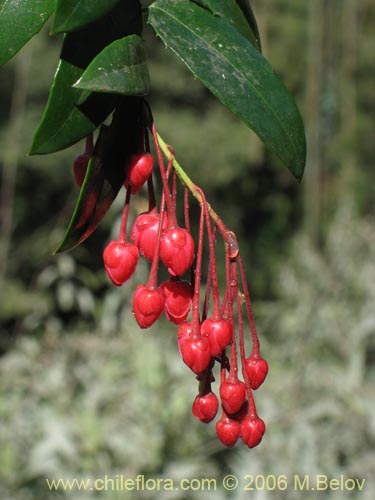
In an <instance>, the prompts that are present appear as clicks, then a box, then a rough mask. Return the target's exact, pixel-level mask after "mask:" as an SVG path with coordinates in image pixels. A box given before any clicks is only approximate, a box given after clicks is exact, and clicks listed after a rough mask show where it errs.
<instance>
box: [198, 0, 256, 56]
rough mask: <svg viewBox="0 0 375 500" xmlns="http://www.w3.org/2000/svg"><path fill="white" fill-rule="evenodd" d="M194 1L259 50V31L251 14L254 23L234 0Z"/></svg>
mask: <svg viewBox="0 0 375 500" xmlns="http://www.w3.org/2000/svg"><path fill="white" fill-rule="evenodd" d="M196 3H198V4H201V5H202V6H204V7H206V8H207V9H209V11H210V12H211V13H212V14H213V15H214V16H219V17H221V18H223V19H224V20H225V21H227V22H229V23H230V24H232V26H233V27H234V28H235V29H236V30H237V31H238V32H239V33H241V35H242V36H244V37H245V38H247V39H248V40H250V42H251V43H252V44H253V45H254V47H256V48H257V49H258V50H259V51H260V40H259V31H258V27H257V24H256V21H255V17H254V16H253V20H254V21H255V28H254V23H252V24H249V23H248V21H247V18H246V17H245V16H244V13H243V12H242V10H241V8H240V7H239V5H238V4H237V2H236V1H235V0H196ZM249 8H250V7H249Z"/></svg>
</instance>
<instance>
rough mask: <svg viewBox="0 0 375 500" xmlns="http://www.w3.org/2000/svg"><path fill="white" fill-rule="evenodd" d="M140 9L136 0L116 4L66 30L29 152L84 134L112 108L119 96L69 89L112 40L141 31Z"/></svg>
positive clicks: (47, 150)
mask: <svg viewBox="0 0 375 500" xmlns="http://www.w3.org/2000/svg"><path fill="white" fill-rule="evenodd" d="M141 29H142V11H141V6H140V3H139V0H127V1H126V2H119V3H117V4H116V5H115V6H114V7H113V9H112V10H110V11H109V12H108V13H107V14H106V15H105V16H103V17H101V18H100V19H98V20H97V21H95V22H93V23H91V24H90V25H89V26H87V27H84V28H82V29H81V30H79V31H74V32H72V33H68V34H67V35H66V36H65V38H64V43H63V47H62V50H61V55H60V58H61V62H60V64H59V68H58V70H57V73H56V75H55V79H54V82H53V84H52V87H51V90H50V95H49V99H48V103H47V106H46V109H45V112H44V114H43V117H42V119H41V122H40V124H39V126H38V129H37V131H36V134H35V137H34V139H33V144H32V147H31V154H42V153H52V152H54V151H59V150H60V149H64V148H66V147H68V146H70V145H71V144H73V143H74V142H77V141H78V140H80V139H82V138H83V137H85V136H86V135H87V134H88V133H89V132H91V131H92V130H94V129H95V128H96V127H97V126H99V125H100V124H101V123H102V122H103V121H104V120H105V119H106V117H107V116H108V115H109V113H110V112H111V111H112V110H113V109H114V106H115V105H116V100H117V98H118V96H116V95H109V94H99V93H91V94H90V93H87V92H86V93H84V91H82V90H80V89H77V88H72V85H74V83H75V82H76V81H77V80H79V78H80V77H81V75H82V73H83V70H84V69H85V68H87V66H88V65H89V64H90V62H91V61H92V60H93V59H94V58H95V57H96V56H97V55H98V54H99V53H100V52H101V51H102V50H103V49H104V47H106V46H107V45H109V44H111V43H112V42H113V41H114V40H117V39H120V38H123V37H124V36H127V35H129V34H133V33H140V32H141Z"/></svg>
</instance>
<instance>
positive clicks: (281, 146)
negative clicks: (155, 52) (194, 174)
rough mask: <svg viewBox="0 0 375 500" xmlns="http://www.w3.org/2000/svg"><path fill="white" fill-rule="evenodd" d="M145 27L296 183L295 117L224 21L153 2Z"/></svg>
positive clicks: (194, 8)
mask: <svg viewBox="0 0 375 500" xmlns="http://www.w3.org/2000/svg"><path fill="white" fill-rule="evenodd" d="M149 22H150V23H151V24H152V26H153V27H154V29H155V31H156V32H157V34H158V35H159V36H160V37H161V38H162V40H163V41H164V43H165V45H166V46H167V47H169V48H170V49H172V50H173V51H174V52H175V53H176V54H177V55H178V57H179V58H180V59H181V60H182V61H183V62H184V63H185V64H186V65H187V67H188V68H189V69H190V70H191V72H192V73H193V74H194V76H196V77H197V78H198V79H199V80H201V81H202V83H203V84H204V85H206V86H207V88H208V89H210V90H211V92H212V93H213V94H214V95H215V96H216V97H218V99H220V100H221V102H222V103H223V104H224V105H225V106H227V107H228V108H229V109H230V110H231V111H233V112H234V113H235V114H236V115H237V116H239V117H240V118H241V119H242V120H243V121H244V122H245V123H246V124H247V125H248V126H249V127H250V128H251V129H252V130H254V131H255V132H256V133H257V134H258V136H259V137H260V138H261V140H262V141H263V142H264V143H265V145H266V146H268V147H269V148H270V149H271V150H272V151H273V152H274V153H275V154H276V155H277V156H278V157H279V158H280V159H281V161H282V162H283V163H284V164H285V165H286V166H287V167H288V168H289V170H290V171H291V172H292V174H293V175H294V176H295V177H296V178H297V179H301V177H302V175H303V170H304V166H305V156H306V143H305V134H304V127H303V123H302V119H301V116H300V113H299V111H298V108H297V106H296V104H295V102H294V99H293V97H292V96H291V94H290V93H289V92H288V90H287V89H286V88H285V86H284V85H283V83H282V82H281V80H280V79H279V78H278V77H277V75H276V74H275V73H274V72H273V70H272V67H271V66H270V64H269V63H268V61H267V60H266V59H265V58H264V57H263V56H262V55H261V54H260V53H259V51H258V50H256V49H255V48H254V46H253V45H252V43H250V41H249V40H247V39H245V38H244V37H243V36H242V35H241V34H240V33H239V32H238V31H237V30H236V29H235V28H234V27H233V25H231V24H230V23H228V22H227V21H226V20H225V19H222V18H220V17H217V16H213V15H212V14H211V13H210V12H208V11H207V10H206V9H204V8H202V7H201V6H199V5H197V4H195V3H192V2H189V1H188V0H186V1H183V0H181V1H179V2H174V1H172V0H157V1H156V2H154V3H153V4H152V5H151V6H150V15H149Z"/></svg>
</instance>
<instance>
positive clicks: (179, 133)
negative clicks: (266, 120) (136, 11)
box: [0, 0, 375, 500]
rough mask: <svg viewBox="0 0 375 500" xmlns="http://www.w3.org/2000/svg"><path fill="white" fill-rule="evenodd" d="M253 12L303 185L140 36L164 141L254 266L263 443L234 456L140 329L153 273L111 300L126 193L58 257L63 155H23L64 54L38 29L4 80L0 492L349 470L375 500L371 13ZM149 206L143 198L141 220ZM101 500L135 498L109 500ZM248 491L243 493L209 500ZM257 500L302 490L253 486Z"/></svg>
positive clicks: (161, 348) (163, 341)
mask: <svg viewBox="0 0 375 500" xmlns="http://www.w3.org/2000/svg"><path fill="white" fill-rule="evenodd" d="M253 5H254V10H255V13H256V15H257V18H258V21H259V25H260V32H261V34H262V39H263V51H264V53H265V55H266V57H267V58H268V59H269V60H270V61H271V63H272V64H273V66H274V67H275V69H276V70H277V71H278V72H279V73H280V74H281V76H282V78H283V79H284V81H285V82H286V84H287V86H288V87H289V88H290V90H291V91H292V92H293V93H294V95H295V96H296V99H297V102H298V103H299V106H300V107H301V110H302V114H303V116H304V120H305V124H306V129H307V137H308V164H307V169H306V174H305V177H304V180H303V182H302V184H301V185H300V186H299V185H297V183H296V182H295V181H294V179H293V178H292V176H291V175H290V174H289V173H288V171H287V170H286V169H285V168H284V167H282V166H281V165H280V163H279V162H278V161H277V160H276V158H275V157H274V156H271V155H270V154H269V153H267V152H266V151H265V150H264V149H263V147H262V145H261V144H260V142H259V141H258V140H257V139H256V137H255V136H254V135H252V134H251V133H250V132H249V131H248V130H247V129H246V127H245V126H244V125H242V124H241V123H240V122H239V121H238V120H237V119H236V118H235V117H234V116H232V115H231V114H230V113H229V112H228V111H226V110H225V109H224V108H223V107H222V105H221V104H220V103H218V102H217V101H216V100H215V99H214V98H213V97H212V96H211V95H210V94H209V93H208V91H207V90H205V89H204V88H203V87H202V86H201V85H200V84H199V83H198V82H196V81H194V80H193V79H192V77H191V76H190V75H189V74H188V72H187V71H186V70H185V68H184V66H183V65H182V64H180V63H179V62H178V61H177V60H176V59H175V58H174V57H173V56H172V54H170V53H169V52H167V51H166V50H165V49H164V48H163V47H162V45H161V43H159V42H158V41H157V40H154V39H153V38H152V37H153V35H152V33H151V30H148V29H147V30H146V33H145V37H146V38H147V39H148V41H149V42H150V43H149V44H148V47H149V57H150V60H151V81H152V93H151V96H150V102H151V105H152V107H153V111H154V116H155V119H156V121H157V125H158V128H159V130H160V132H161V134H162V135H163V136H164V138H165V139H166V140H167V141H168V142H169V143H171V144H173V146H174V148H175V151H176V154H177V157H178V159H179V161H180V162H181V163H182V164H183V165H184V167H185V168H186V169H187V170H188V171H189V173H190V174H191V177H192V178H193V179H196V180H197V181H198V182H199V183H200V184H201V186H202V187H203V188H204V189H205V191H206V193H207V196H208V198H209V199H210V201H211V203H212V204H213V206H214V207H215V208H217V210H218V211H219V212H220V213H221V214H222V216H223V218H224V220H225V222H226V223H227V225H228V226H229V227H231V228H232V229H233V230H234V231H235V232H236V233H237V236H238V239H239V241H240V244H241V248H242V252H243V253H244V255H245V258H246V261H247V269H248V276H249V281H250V288H251V292H252V297H253V301H254V310H255V314H256V320H257V323H258V327H259V331H260V334H261V340H262V342H263V344H262V345H263V349H262V352H263V354H264V356H265V357H266V358H267V360H268V361H269V364H270V367H271V369H270V374H269V377H268V379H267V381H266V383H265V385H264V387H262V388H261V389H260V390H259V393H258V394H257V404H258V407H259V413H260V415H261V416H262V418H264V420H265V421H266V423H267V424H268V430H267V433H266V436H265V438H264V440H263V442H262V444H261V445H260V446H259V447H258V448H257V449H255V450H248V449H245V448H244V447H242V446H241V444H240V443H239V444H238V445H237V446H236V447H235V448H234V449H233V450H229V451H228V450H226V449H223V447H222V446H221V444H220V443H219V442H218V441H217V439H216V437H215V429H214V425H212V424H211V425H209V426H204V425H202V424H201V423H199V422H197V421H195V419H194V418H193V417H192V416H191V413H190V412H191V410H190V406H191V401H192V399H193V398H194V396H195V394H196V389H197V388H196V383H195V381H194V379H193V378H192V377H191V374H190V373H189V370H188V369H187V368H186V367H185V366H184V365H183V364H182V362H181V361H180V359H179V355H178V352H177V344H176V339H175V334H176V332H175V329H174V328H171V327H170V326H169V325H168V324H166V323H165V324H160V323H158V326H157V327H154V328H153V329H152V330H151V331H150V332H143V331H140V330H139V329H138V327H137V326H136V324H135V321H133V318H132V315H131V305H130V297H131V295H132V289H133V288H134V287H135V285H136V283H139V282H140V281H141V280H143V279H145V277H146V275H147V268H146V265H143V267H142V266H141V267H140V268H139V269H138V270H137V275H136V276H135V278H134V279H133V280H132V282H131V283H128V284H126V285H125V286H124V287H122V288H121V289H116V290H114V289H113V287H112V286H110V285H109V283H108V281H107V279H106V277H105V273H104V271H103V269H102V260H101V254H102V249H103V248H104V246H105V244H106V242H107V241H109V239H110V238H111V234H112V233H113V234H114V228H115V227H116V224H118V222H119V220H118V219H119V215H120V210H121V203H122V200H121V199H119V200H118V202H116V203H115V205H114V206H113V208H112V209H111V212H110V214H109V216H108V217H107V218H106V220H105V221H104V222H103V223H102V225H101V226H100V227H99V229H98V230H97V232H96V233H95V234H94V235H93V236H92V237H91V238H89V240H87V242H86V243H84V244H83V245H81V246H80V247H79V248H78V249H77V250H75V251H73V252H72V253H70V254H63V255H58V256H56V257H51V256H50V253H51V251H52V250H53V248H54V246H55V245H56V243H57V242H58V241H59V239H60V238H61V236H62V234H63V231H64V228H65V224H66V222H67V220H68V217H69V215H70V210H71V207H72V204H73V202H74V199H75V194H76V187H75V186H74V183H73V179H72V175H71V164H72V161H73V159H74V153H73V152H72V151H71V150H68V151H64V152H61V153H57V154H53V155H49V156H47V157H40V156H37V157H26V156H25V155H26V153H27V150H28V147H29V145H30V142H31V137H32V134H33V131H34V128H35V125H36V124H37V121H38V119H39V117H40V114H41V112H42V109H43V106H44V104H45V101H46V97H47V93H48V86H49V84H50V82H51V79H52V77H53V73H54V71H55V67H56V62H57V58H58V54H59V47H60V43H61V40H60V39H58V38H57V39H50V38H49V37H48V31H47V30H46V31H44V32H43V33H42V34H41V36H39V37H37V38H35V39H34V40H33V41H32V42H31V43H30V44H29V45H28V46H27V47H26V48H25V49H24V50H23V51H22V52H21V53H20V54H19V55H18V56H17V57H16V58H15V59H14V60H13V61H11V62H9V63H8V64H6V65H5V66H4V67H3V68H2V69H1V72H0V146H1V148H0V166H1V175H2V181H1V182H2V183H1V219H0V223H1V236H0V293H1V299H0V319H1V326H0V328H1V330H0V352H1V357H0V421H1V426H0V496H1V498H4V499H10V500H28V499H30V500H34V499H35V500H36V499H38V500H43V499H47V498H51V497H52V496H56V497H57V498H63V497H64V494H63V492H62V491H60V493H59V495H57V494H55V495H52V493H50V492H49V491H48V490H47V488H46V484H45V479H44V478H45V477H51V478H52V477H65V478H67V477H77V476H79V477H81V476H82V477H97V476H102V475H104V474H108V475H113V476H115V475H116V474H124V475H127V476H129V477H134V476H136V475H137V474H145V475H146V476H147V477H171V478H176V479H178V478H180V477H192V478H196V477H202V476H203V477H213V478H218V481H219V482H220V479H221V478H222V477H223V476H224V475H225V473H233V474H236V475H238V476H239V477H244V476H245V475H246V474H260V473H261V474H276V475H277V474H287V475H288V476H289V477H292V475H293V474H301V475H302V474H310V475H311V476H315V474H327V475H328V476H329V477H338V476H339V475H340V474H344V475H345V477H354V478H355V477H359V478H366V481H367V482H366V488H365V491H364V492H363V493H358V492H357V493H356V492H355V493H351V494H350V497H351V498H360V499H370V498H373V494H374V488H375V487H374V482H373V477H374V474H375V452H374V435H375V425H374V418H373V407H374V395H375V394H374V382H375V370H374V361H375V337H374V333H375V308H374V303H375V228H374V219H373V216H374V208H375V206H374V161H373V158H374V141H373V137H374V123H373V116H371V110H372V111H373V109H374V104H375V103H374V93H373V88H372V87H373V73H372V71H373V59H374V35H373V33H374V32H375V31H374V6H373V3H372V2H371V1H370V0H360V1H355V0H332V1H330V2H325V1H324V0H312V1H310V2H295V1H293V0H284V1H280V0H267V2H262V1H260V0H254V1H253ZM82 148H83V146H82V144H79V145H77V147H76V153H77V154H78V153H79V152H81V150H82ZM145 203H146V200H144V201H142V199H141V198H140V199H139V200H138V206H136V207H134V213H133V216H134V214H135V213H136V211H140V210H143V209H144V204H145ZM138 495H139V497H140V498H151V497H152V498H154V497H155V492H153V493H148V494H146V493H143V494H141V493H139V494H138ZM164 495H165V497H166V498H176V499H177V498H181V499H182V498H198V497H199V498H213V496H214V494H213V493H205V494H204V493H202V492H200V493H199V494H198V493H195V494H194V493H193V492H192V493H191V494H189V495H187V494H184V495H182V493H181V494H180V493H179V492H174V494H173V496H172V495H167V494H162V493H160V494H159V497H160V498H163V497H164ZM346 495H348V496H349V494H346V493H344V492H340V495H339V496H340V498H345V496H346ZM66 496H67V497H69V498H74V499H79V498H87V497H89V496H90V495H89V493H86V494H81V496H80V494H79V493H78V492H74V493H69V494H68V493H66ZM92 496H95V495H94V494H92ZM303 496H304V497H306V498H313V497H314V492H310V493H309V494H308V493H306V492H305V493H304V494H303ZM322 496H324V497H325V498H331V497H332V498H333V497H337V493H336V492H329V491H327V492H325V493H319V497H322ZM101 497H102V498H106V499H108V500H112V499H116V498H134V497H133V496H131V495H130V494H129V497H127V496H126V494H125V492H117V493H116V492H109V491H108V492H106V493H103V492H102V493H101ZM248 497H249V492H243V491H240V489H239V490H238V491H236V492H234V493H228V492H225V490H220V491H217V492H216V493H215V498H218V499H220V498H238V499H242V498H248ZM252 498H262V499H268V498H272V499H279V498H280V499H283V498H292V499H293V498H302V493H301V492H298V491H291V490H290V489H289V490H288V491H287V492H284V493H283V492H277V491H274V492H272V491H271V492H264V491H263V492H258V493H257V492H253V493H252Z"/></svg>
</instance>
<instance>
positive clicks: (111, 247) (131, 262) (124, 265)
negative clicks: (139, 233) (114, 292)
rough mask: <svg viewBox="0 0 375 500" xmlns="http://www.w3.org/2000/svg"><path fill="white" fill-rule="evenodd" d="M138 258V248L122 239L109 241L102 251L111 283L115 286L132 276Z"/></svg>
mask: <svg viewBox="0 0 375 500" xmlns="http://www.w3.org/2000/svg"><path fill="white" fill-rule="evenodd" d="M138 259H139V251H138V248H137V247H136V246H135V245H133V244H131V243H127V242H123V241H118V240H113V241H111V242H110V243H108V245H107V246H106V248H105V249H104V252H103V260H104V265H105V269H106V271H107V274H108V276H109V278H110V279H111V281H112V283H113V284H114V285H116V286H121V285H123V284H124V283H125V282H126V281H127V280H128V279H129V278H130V277H131V276H132V274H133V273H134V271H135V268H136V266H137V263H138Z"/></svg>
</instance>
